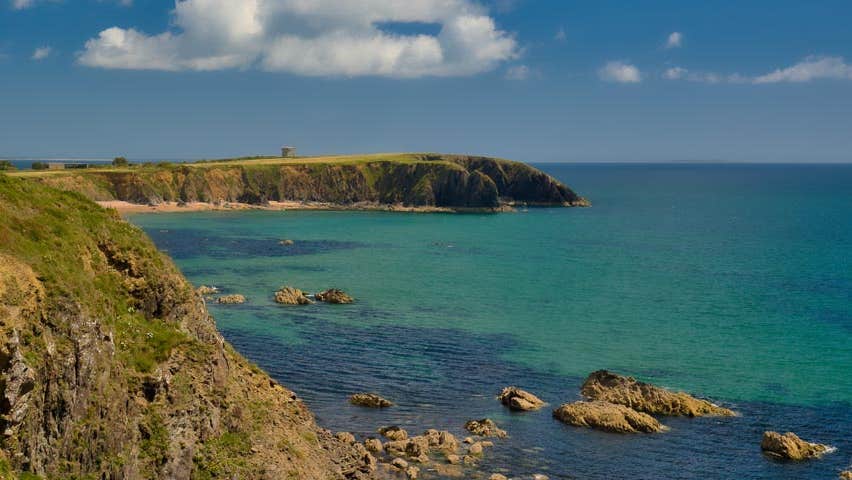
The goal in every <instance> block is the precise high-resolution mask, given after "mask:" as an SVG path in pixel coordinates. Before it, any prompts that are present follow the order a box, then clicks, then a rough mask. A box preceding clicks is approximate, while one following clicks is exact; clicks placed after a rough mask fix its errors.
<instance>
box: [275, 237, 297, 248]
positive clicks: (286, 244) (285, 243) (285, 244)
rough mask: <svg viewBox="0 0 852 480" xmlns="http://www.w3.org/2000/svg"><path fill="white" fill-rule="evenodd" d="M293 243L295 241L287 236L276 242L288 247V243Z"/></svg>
mask: <svg viewBox="0 0 852 480" xmlns="http://www.w3.org/2000/svg"><path fill="white" fill-rule="evenodd" d="M294 243H296V242H294V241H293V240H290V239H289V238H287V239H284V240H281V241H280V242H278V245H282V246H285V247H289V246H290V245H293V244H294Z"/></svg>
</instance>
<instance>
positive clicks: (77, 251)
mask: <svg viewBox="0 0 852 480" xmlns="http://www.w3.org/2000/svg"><path fill="white" fill-rule="evenodd" d="M0 239H2V241H0V359H2V362H0V394H2V402H0V431H2V432H3V435H2V437H0V471H2V472H3V473H4V475H5V474H6V473H7V472H10V473H9V475H10V476H14V478H18V474H19V473H21V472H27V473H30V474H34V475H39V476H41V477H42V478H81V479H82V478H111V479H126V480H135V479H151V478H170V479H190V478H198V479H204V478H244V479H281V478H299V479H316V480H326V479H344V478H361V477H363V476H365V475H368V472H369V471H370V469H371V468H372V467H371V465H370V464H369V463H368V462H367V461H366V457H365V455H364V454H363V452H362V451H361V450H360V449H358V448H355V447H354V446H353V445H350V444H347V443H345V442H342V441H340V440H339V439H337V438H335V437H334V436H333V435H332V434H331V433H330V432H328V431H326V430H323V429H321V428H319V427H318V426H317V425H316V423H315V422H314V418H313V416H312V415H311V413H310V412H309V411H308V409H307V408H306V407H305V405H304V404H303V403H302V402H301V401H300V400H299V399H298V398H297V397H296V395H295V394H294V393H293V392H291V391H289V390H288V389H286V388H284V387H283V386H281V385H279V384H278V383H276V382H275V381H274V380H272V379H271V378H270V377H269V376H267V375H266V374H265V373H264V372H262V371H261V370H260V369H258V368H257V367H256V366H254V365H252V364H250V363H249V362H247V361H246V360H245V359H244V358H243V357H242V356H240V355H239V354H238V353H236V352H235V351H234V350H233V348H231V347H230V346H229V345H228V344H227V343H226V342H225V341H224V340H223V339H222V337H221V335H220V334H219V332H218V331H217V330H216V327H215V324H214V322H213V319H212V318H211V317H210V315H209V314H208V312H207V310H206V309H205V307H204V303H203V301H202V299H201V297H200V296H199V295H198V294H197V293H196V292H194V291H193V288H192V286H191V285H190V284H189V283H188V282H187V281H186V280H185V279H184V277H183V276H182V275H181V274H180V273H179V271H178V270H177V268H176V267H175V266H174V265H173V264H172V262H171V261H170V260H169V259H168V258H166V257H165V256H163V255H162V254H161V253H159V252H158V250H157V249H156V248H155V246H154V245H153V244H152V243H151V242H150V240H148V238H147V237H146V236H145V235H144V234H143V233H142V232H141V230H139V229H138V228H136V227H134V226H132V225H130V224H128V223H126V222H125V221H123V220H121V219H120V218H119V217H118V216H117V215H115V213H114V212H110V211H108V210H104V209H102V208H100V207H98V206H97V205H95V204H94V203H91V202H89V201H88V200H85V199H84V198H82V197H81V196H79V195H75V194H70V193H66V192H60V191H58V190H53V189H48V188H46V187H44V186H41V185H38V184H37V183H34V182H27V181H22V180H18V179H11V178H7V177H5V176H3V175H0ZM373 466H374V464H373ZM26 478H31V477H26Z"/></svg>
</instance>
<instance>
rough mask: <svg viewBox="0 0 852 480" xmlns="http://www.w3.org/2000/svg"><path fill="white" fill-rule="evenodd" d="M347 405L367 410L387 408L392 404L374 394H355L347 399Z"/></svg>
mask: <svg viewBox="0 0 852 480" xmlns="http://www.w3.org/2000/svg"><path fill="white" fill-rule="evenodd" d="M349 403H351V404H352V405H358V406H359V407H368V408H387V407H392V406H393V402H391V401H390V400H388V399H386V398H383V397H381V396H379V395H377V394H375V393H356V394H355V395H352V396H351V397H349Z"/></svg>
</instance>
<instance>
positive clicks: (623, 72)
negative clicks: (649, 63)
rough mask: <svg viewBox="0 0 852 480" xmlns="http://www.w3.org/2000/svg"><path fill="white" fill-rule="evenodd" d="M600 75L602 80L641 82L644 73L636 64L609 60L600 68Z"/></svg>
mask: <svg viewBox="0 0 852 480" xmlns="http://www.w3.org/2000/svg"><path fill="white" fill-rule="evenodd" d="M598 76H599V77H600V78H601V80H604V81H607V82H615V83H639V82H641V81H642V73H641V72H640V71H639V69H638V68H636V66H634V65H631V64H629V63H624V62H618V61H615V62H608V63H607V64H606V65H604V66H603V68H601V69H600V70H598Z"/></svg>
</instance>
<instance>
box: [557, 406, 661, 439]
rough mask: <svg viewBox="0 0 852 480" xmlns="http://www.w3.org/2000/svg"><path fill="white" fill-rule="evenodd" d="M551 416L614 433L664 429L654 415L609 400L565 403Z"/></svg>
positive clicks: (568, 422) (577, 425)
mask: <svg viewBox="0 0 852 480" xmlns="http://www.w3.org/2000/svg"><path fill="white" fill-rule="evenodd" d="M553 416H554V417H555V418H556V419H557V420H560V421H562V422H564V423H567V424H569V425H574V426H576V427H588V428H594V429H597V430H603V431H607V432H614V433H639V432H644V433H655V432H661V431H663V430H665V427H664V426H663V425H661V424H660V422H658V421H657V419H655V418H654V417H652V416H650V415H648V414H645V413H641V412H637V411H636V410H633V409H632V408H629V407H625V406H624V405H617V404H614V403H610V402H603V401H592V402H574V403H565V404H562V405H560V406H559V408H557V409H556V410H554V411H553Z"/></svg>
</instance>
